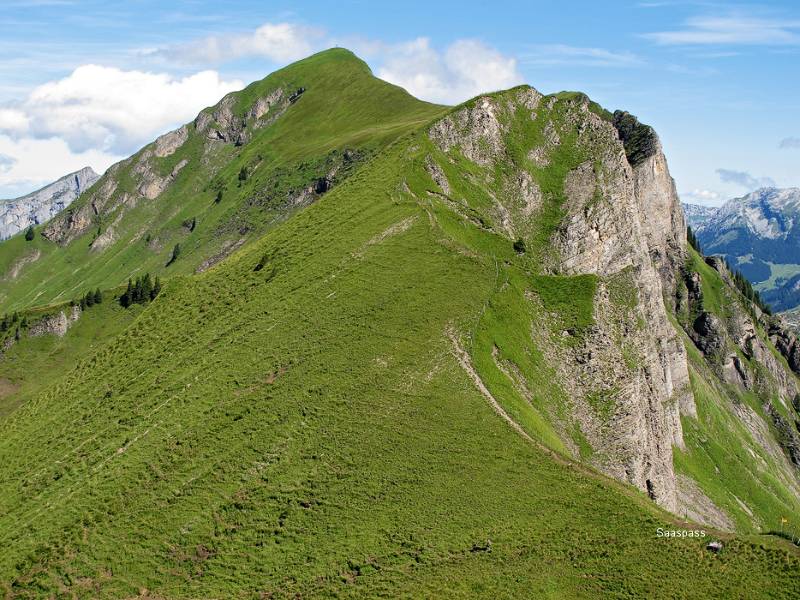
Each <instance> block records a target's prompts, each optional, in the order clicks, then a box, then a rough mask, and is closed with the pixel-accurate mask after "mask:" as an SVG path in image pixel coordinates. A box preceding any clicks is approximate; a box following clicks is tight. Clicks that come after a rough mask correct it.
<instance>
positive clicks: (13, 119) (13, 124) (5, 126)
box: [0, 108, 29, 133]
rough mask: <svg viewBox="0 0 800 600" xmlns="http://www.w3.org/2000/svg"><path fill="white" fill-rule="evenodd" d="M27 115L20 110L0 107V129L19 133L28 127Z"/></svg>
mask: <svg viewBox="0 0 800 600" xmlns="http://www.w3.org/2000/svg"><path fill="white" fill-rule="evenodd" d="M28 126H29V124H28V117H27V116H25V113H23V112H22V111H20V110H16V109H13V108H0V131H10V132H14V133H21V132H23V131H26V130H27V129H28Z"/></svg>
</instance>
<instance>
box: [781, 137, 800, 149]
mask: <svg viewBox="0 0 800 600" xmlns="http://www.w3.org/2000/svg"><path fill="white" fill-rule="evenodd" d="M778 147H779V148H781V149H782V150H787V149H789V148H800V138H798V137H787V138H783V139H782V140H781V143H780V144H778Z"/></svg>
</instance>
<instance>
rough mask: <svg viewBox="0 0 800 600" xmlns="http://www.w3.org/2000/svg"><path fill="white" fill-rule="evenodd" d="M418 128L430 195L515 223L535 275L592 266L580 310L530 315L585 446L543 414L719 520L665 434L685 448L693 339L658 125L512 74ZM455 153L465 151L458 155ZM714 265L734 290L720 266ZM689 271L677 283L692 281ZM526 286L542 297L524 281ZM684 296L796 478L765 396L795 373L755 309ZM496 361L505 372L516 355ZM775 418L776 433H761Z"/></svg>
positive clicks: (788, 436)
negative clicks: (572, 316)
mask: <svg viewBox="0 0 800 600" xmlns="http://www.w3.org/2000/svg"><path fill="white" fill-rule="evenodd" d="M429 136H430V138H431V139H432V140H433V142H434V144H435V146H436V148H437V150H438V151H439V152H441V154H440V155H438V156H439V158H438V159H437V156H436V155H432V156H429V157H428V159H427V160H426V170H427V171H428V174H429V175H430V177H431V179H432V180H433V181H434V182H435V184H436V186H437V187H438V188H439V191H437V192H430V193H429V195H430V197H431V199H432V200H436V201H440V202H443V203H444V204H445V205H446V206H448V207H449V208H451V209H452V210H456V211H459V212H460V213H462V215H463V216H464V217H465V218H469V219H471V220H472V221H473V222H474V223H476V224H479V225H480V226H481V227H483V228H490V229H492V230H494V231H495V232H496V233H497V234H499V235H502V236H505V237H507V238H509V240H514V239H517V238H522V240H523V241H525V242H526V243H527V245H528V253H529V254H531V255H533V257H534V258H535V260H536V262H537V263H538V268H539V269H542V272H543V273H544V275H543V276H544V277H552V278H556V280H558V281H562V280H574V279H575V278H580V277H584V278H585V277H590V278H593V279H591V281H594V282H596V287H595V291H594V295H593V301H592V308H591V313H592V314H591V320H592V323H591V325H590V326H588V327H586V328H585V329H584V330H582V331H576V330H575V329H572V328H568V329H561V328H560V327H558V326H554V323H555V322H557V321H558V319H557V315H550V316H547V314H546V313H545V316H544V317H535V318H534V327H533V330H532V332H531V338H532V340H533V341H534V344H535V346H536V347H538V348H539V349H540V350H541V351H543V352H544V354H545V355H546V356H547V359H548V363H549V364H550V365H551V367H552V368H553V369H554V370H555V372H556V373H557V375H558V377H557V379H558V380H559V381H560V382H561V385H562V387H563V388H564V390H565V392H566V397H567V403H568V405H569V412H570V418H572V417H574V418H576V419H577V422H578V424H579V427H580V430H581V432H582V435H583V437H584V438H585V440H586V441H587V442H588V444H589V445H590V446H591V448H592V451H591V452H585V451H582V450H581V448H580V447H579V444H578V443H577V442H574V441H572V440H570V437H571V436H570V432H569V428H570V427H571V426H572V425H570V424H568V423H572V422H571V421H569V418H567V419H565V418H564V417H563V416H561V417H559V416H556V415H555V414H551V415H550V417H551V419H552V420H553V421H554V422H555V423H556V428H557V429H558V430H560V435H561V438H562V440H564V441H565V443H566V445H567V446H568V447H569V448H571V450H572V452H573V454H574V456H575V457H576V458H578V457H579V456H580V457H581V458H582V459H583V460H588V461H589V462H590V463H592V464H593V465H594V466H595V467H597V468H599V469H600V470H602V471H604V472H606V473H608V474H609V475H612V476H614V477H616V478H618V479H620V480H623V481H626V482H629V483H631V484H633V485H635V486H637V487H638V488H640V489H641V490H642V491H644V492H646V493H647V494H648V495H649V496H650V497H651V498H652V499H653V500H655V501H656V502H658V503H659V504H660V505H662V506H664V507H665V508H667V509H669V510H672V511H675V512H680V513H685V514H687V515H688V514H691V515H692V516H693V517H694V518H697V519H702V520H704V521H706V522H708V523H713V524H716V525H717V526H720V527H730V526H731V523H732V522H731V520H730V518H729V517H728V515H726V514H725V512H724V511H723V510H722V509H720V508H719V507H718V506H717V505H716V504H715V502H714V501H712V500H711V499H710V498H709V497H708V496H706V495H705V493H704V492H703V489H702V487H703V486H698V485H697V482H696V481H694V480H693V479H692V478H691V477H687V476H686V475H684V474H679V473H677V472H676V469H675V466H674V463H675V460H674V456H673V450H674V449H675V448H677V449H680V450H681V451H683V452H689V450H688V449H687V447H686V443H685V440H684V430H683V426H682V419H692V420H696V419H698V409H697V405H696V402H695V396H694V391H693V387H692V384H691V381H690V370H691V369H690V361H689V357H688V354H687V349H686V343H687V342H688V343H692V342H689V341H688V340H687V339H686V337H685V336H686V333H685V332H684V331H682V330H681V328H680V327H678V323H679V320H678V319H676V317H675V315H676V311H679V310H686V303H687V302H689V303H691V302H692V300H691V299H688V300H687V298H686V294H685V293H684V296H683V297H682V296H681V295H680V294H679V293H678V291H679V290H681V289H684V286H686V285H687V284H686V282H685V279H686V277H687V272H686V268H685V265H686V263H687V259H688V254H687V244H686V220H685V216H684V213H683V210H682V208H681V204H680V201H679V198H678V195H677V193H676V190H675V185H674V182H673V180H672V178H671V177H670V174H669V169H668V167H667V162H666V159H665V157H664V154H663V151H662V148H661V144H660V142H659V140H658V137H657V136H656V134H655V132H654V131H653V130H652V129H651V128H650V127H648V126H646V125H642V124H640V123H639V122H638V121H637V120H636V119H635V117H633V116H632V115H629V114H627V113H621V112H618V113H615V114H614V115H610V114H608V113H605V112H604V111H602V110H601V109H599V107H597V106H596V105H593V104H592V103H591V102H590V101H589V100H588V98H586V97H585V96H583V95H580V94H563V95H558V96H549V97H542V96H541V95H540V94H539V93H538V92H536V91H535V90H533V89H530V88H520V89H518V90H514V91H511V92H507V93H505V94H500V95H493V96H486V97H480V98H478V99H476V100H474V101H471V102H470V103H468V104H467V105H466V106H464V107H463V108H460V109H458V110H456V111H454V112H453V113H451V114H450V115H449V116H447V117H446V118H445V119H443V120H441V121H439V122H438V123H436V124H435V125H433V127H432V128H431V129H430V131H429ZM464 159H466V160H468V161H469V162H470V163H472V165H473V166H471V167H468V168H464V167H463V162H462V161H463V160H464ZM459 166H460V167H461V171H462V173H463V172H464V171H467V172H468V173H469V175H468V176H467V179H468V180H469V184H470V185H471V186H477V187H480V188H482V191H483V192H484V194H485V195H486V198H487V200H486V205H485V208H484V209H483V210H484V212H485V214H487V217H481V216H480V209H478V208H477V207H476V206H474V205H473V206H471V207H470V206H467V205H468V202H467V201H466V200H465V199H464V197H463V196H462V195H461V194H462V193H463V192H461V191H460V190H463V189H464V184H463V183H459V182H457V181H455V177H456V176H455V175H450V173H454V168H455V167H459ZM559 179H560V180H559ZM470 208H471V209H473V210H472V212H468V211H469V209H470ZM476 215H477V216H476ZM721 265H722V263H720V264H719V265H715V266H714V268H715V269H721ZM721 276H722V277H723V280H724V281H725V285H726V286H728V288H729V289H730V291H731V293H738V292H736V291H735V287H734V285H733V281H732V279H731V276H730V274H729V273H721ZM694 277H695V280H692V277H689V282H688V286H689V287H690V288H692V289H691V290H690V292H689V296H691V295H692V294H699V293H700V292H699V290H700V287H701V282H700V280H699V275H697V274H694ZM582 281H583V280H582ZM529 298H530V300H531V302H533V303H534V304H536V303H538V302H539V299H538V297H537V294H536V293H535V291H534V292H532V293H530V294H529ZM567 301H568V300H567ZM695 303H696V299H695ZM540 308H541V306H540ZM696 309H697V306H696V305H695V306H694V308H693V309H690V310H694V313H696V319H695V320H694V321H692V323H691V324H690V325H689V326H687V332H688V334H689V336H690V339H691V340H693V342H694V344H695V346H696V348H697V349H699V350H700V352H701V353H703V355H704V356H705V357H706V360H707V361H708V364H710V365H713V369H714V372H715V373H716V374H717V376H718V377H719V381H720V382H723V383H724V384H727V385H733V386H736V387H737V389H741V390H746V391H748V392H752V393H755V394H761V395H762V397H763V401H764V406H763V409H764V413H763V415H765V416H766V420H764V418H762V417H761V416H758V415H754V414H751V412H747V411H746V410H745V409H744V408H742V407H740V408H739V410H740V413H741V415H740V416H741V418H742V420H743V421H745V422H749V425H746V426H747V427H748V428H749V430H750V431H751V433H752V435H753V436H754V438H756V439H758V440H759V443H760V444H761V445H762V447H763V448H764V449H765V451H767V452H768V453H769V454H770V455H771V456H772V457H773V458H774V460H775V461H777V463H778V464H780V468H781V469H782V475H781V477H783V479H784V481H785V483H786V485H787V487H789V488H790V489H795V487H796V484H797V481H798V479H797V477H796V474H795V473H793V472H792V471H791V467H789V466H788V462H787V461H786V456H788V457H789V459H790V460H794V459H793V458H792V457H794V456H796V454H797V442H796V439H795V436H794V435H793V434H792V432H791V431H790V429H791V428H788V427H787V425H786V423H788V421H787V419H786V418H784V417H782V416H780V415H781V414H784V413H782V412H781V411H777V410H773V409H772V406H773V405H772V402H773V400H771V399H770V395H771V394H772V393H773V391H774V392H776V393H777V400H776V401H777V402H780V405H781V408H782V409H784V408H785V407H786V406H788V404H787V403H790V402H791V398H793V397H794V394H796V390H797V383H796V380H795V376H794V375H793V374H792V373H791V372H790V371H788V370H787V369H786V368H785V366H784V365H783V364H782V362H781V360H780V359H779V358H778V356H777V352H776V351H775V349H774V347H772V345H771V342H770V341H769V340H767V339H766V337H765V335H763V328H762V327H761V325H760V324H759V323H758V315H755V314H753V316H751V315H750V314H749V313H748V312H747V308H746V307H745V306H744V305H743V306H742V308H741V310H738V311H737V310H734V309H733V306H731V307H730V310H729V317H730V318H727V319H726V320H724V321H723V320H722V319H720V318H719V317H718V316H716V315H714V314H712V313H711V312H710V311H705V310H696ZM694 313H693V314H694ZM534 314H536V311H534ZM551 317H552V318H551ZM786 345H787V346H788V347H791V348H792V350H789V351H787V354H789V355H791V353H792V352H794V353H795V354H796V353H797V350H796V348H797V345H796V344H793V343H792V342H791V341H790V342H786ZM795 358H796V357H795ZM495 360H496V362H498V361H497V353H495ZM790 360H791V359H790ZM497 366H498V368H500V369H501V370H502V371H503V372H504V373H505V374H507V375H508V374H510V373H513V372H515V369H516V367H515V366H514V365H509V364H505V365H501V364H500V363H499V362H498V364H497ZM512 378H514V377H512ZM516 379H519V378H518V377H517V378H516ZM518 387H520V386H519V385H518ZM768 390H769V391H768ZM528 396H529V397H530V396H531V393H530V392H528ZM767 415H773V417H771V418H770V417H769V416H767ZM775 415H777V416H775ZM770 419H771V421H772V422H769V421H770ZM559 423H560V424H559ZM773 427H774V428H778V429H779V431H781V433H780V435H779V436H778V437H782V438H783V440H784V442H783V443H782V444H781V442H780V441H779V440H776V437H775V436H774V435H771V434H769V433H768V432H769V431H770V430H772V428H773ZM765 431H766V432H767V434H765V433H764V432H765ZM572 437H573V438H574V436H572ZM781 446H782V447H781ZM584 450H585V449H584ZM587 455H589V456H587Z"/></svg>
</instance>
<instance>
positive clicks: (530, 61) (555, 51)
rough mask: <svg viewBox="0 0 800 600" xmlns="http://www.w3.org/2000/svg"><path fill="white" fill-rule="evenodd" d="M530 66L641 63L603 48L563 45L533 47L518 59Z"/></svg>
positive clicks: (590, 65)
mask: <svg viewBox="0 0 800 600" xmlns="http://www.w3.org/2000/svg"><path fill="white" fill-rule="evenodd" d="M520 60H521V62H522V63H523V64H526V65H531V66H542V67H549V66H581V67H634V66H638V65H641V64H643V61H642V60H641V59H640V58H639V57H638V56H636V55H635V54H633V53H631V52H614V51H611V50H606V49H605V48H586V47H580V46H567V45H565V44H544V45H539V46H534V47H533V49H532V50H531V51H530V52H527V53H525V54H523V55H522V56H521V57H520Z"/></svg>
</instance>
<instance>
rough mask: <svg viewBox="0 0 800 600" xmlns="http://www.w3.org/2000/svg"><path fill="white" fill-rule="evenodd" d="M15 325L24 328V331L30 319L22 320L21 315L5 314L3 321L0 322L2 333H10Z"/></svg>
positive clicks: (24, 318)
mask: <svg viewBox="0 0 800 600" xmlns="http://www.w3.org/2000/svg"><path fill="white" fill-rule="evenodd" d="M15 325H18V328H19V327H22V328H23V329H24V328H25V327H27V326H28V318H27V317H24V316H23V317H22V318H20V316H19V313H16V312H15V313H14V314H12V315H8V314H5V315H3V320H2V321H0V331H4V332H5V331H8V330H9V329H12V328H13V327H14V326H15Z"/></svg>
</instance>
